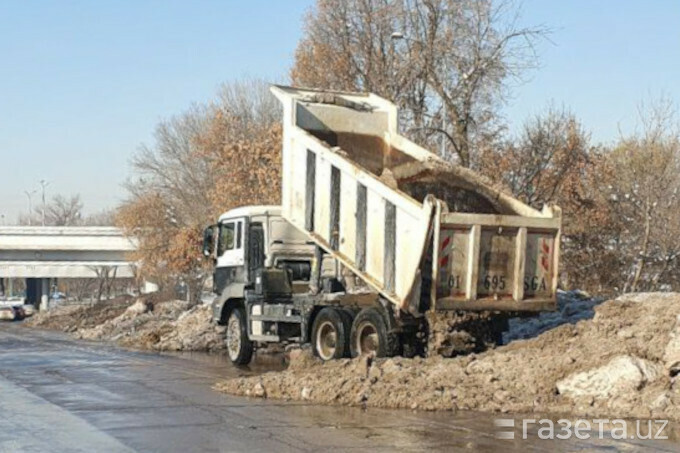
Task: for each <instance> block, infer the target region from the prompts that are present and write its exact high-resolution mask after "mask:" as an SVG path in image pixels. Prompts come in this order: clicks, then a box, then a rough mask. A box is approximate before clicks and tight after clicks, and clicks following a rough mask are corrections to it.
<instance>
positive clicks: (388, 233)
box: [272, 86, 561, 314]
mask: <svg viewBox="0 0 680 453" xmlns="http://www.w3.org/2000/svg"><path fill="white" fill-rule="evenodd" d="M272 92H273V93H274V94H275V95H276V97H277V98H278V99H279V100H280V101H281V102H282V103H283V106H284V117H283V178H282V179H283V181H282V184H283V192H282V215H283V216H284V217H285V218H286V219H287V220H288V221H290V222H291V223H293V224H294V225H295V226H297V227H298V228H299V229H300V230H302V231H305V232H306V233H307V234H308V235H309V237H310V238H311V239H312V240H314V241H315V242H316V243H317V244H318V245H319V246H321V247H322V248H323V249H325V250H326V251H327V252H328V253H329V254H331V255H332V256H333V257H335V258H337V259H338V260H339V261H340V262H341V263H342V264H343V265H344V266H346V267H347V268H349V269H350V270H351V271H352V272H353V273H354V274H356V275H357V276H358V277H360V278H361V279H362V280H363V281H364V282H365V283H366V284H367V285H369V286H371V287H372V288H373V289H375V290H376V291H377V292H379V293H380V294H381V295H382V296H383V297H385V298H386V299H388V300H389V301H391V302H392V303H394V304H395V305H396V306H397V307H399V308H401V309H403V310H406V311H409V312H411V313H413V314H416V313H422V312H424V311H425V310H427V309H430V308H434V309H467V310H487V309H493V310H512V311H538V310H549V309H552V308H554V306H555V294H556V288H557V270H558V261H559V243H560V231H561V219H560V210H559V208H557V207H556V206H552V207H544V208H543V210H542V211H537V210H535V209H533V208H531V207H529V206H527V205H525V204H523V203H521V202H520V201H518V200H516V199H514V198H512V197H510V196H508V195H507V194H505V193H503V192H501V191H499V190H497V189H495V188H494V187H492V186H491V185H490V184H489V183H487V182H486V181H484V180H483V179H482V178H481V177H480V176H479V175H477V174H475V173H474V172H472V171H470V170H468V169H466V168H462V167H459V166H457V165H454V164H450V163H447V162H445V161H444V160H442V159H441V158H439V157H438V156H437V155H435V154H433V153H431V152H429V151H427V150H425V149H424V148H422V147H420V146H418V145H416V144H415V143H413V142H411V141H409V140H408V139H406V138H405V137H403V136H401V135H399V133H398V129H397V118H398V112H397V108H396V106H395V105H394V104H392V103H391V102H389V101H387V100H385V99H383V98H380V97H378V96H376V95H373V94H356V93H341V92H327V91H324V92H319V91H313V90H304V89H297V88H290V87H282V86H275V87H273V88H272Z"/></svg>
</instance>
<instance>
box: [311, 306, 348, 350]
mask: <svg viewBox="0 0 680 453" xmlns="http://www.w3.org/2000/svg"><path fill="white" fill-rule="evenodd" d="M351 328H352V318H351V317H350V315H349V313H347V312H345V311H343V310H338V309H337V308H333V307H326V308H323V309H322V310H321V311H320V312H319V314H318V315H316V318H315V319H314V325H313V326H312V341H313V344H314V355H316V356H317V357H319V358H320V359H321V360H332V359H341V358H343V357H347V356H348V355H349V332H350V329H351Z"/></svg>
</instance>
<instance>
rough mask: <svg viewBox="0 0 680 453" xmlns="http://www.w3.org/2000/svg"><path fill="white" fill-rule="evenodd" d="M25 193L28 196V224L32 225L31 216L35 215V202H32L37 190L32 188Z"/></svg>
mask: <svg viewBox="0 0 680 453" xmlns="http://www.w3.org/2000/svg"><path fill="white" fill-rule="evenodd" d="M24 193H25V194H26V196H27V197H28V226H31V223H33V221H32V220H31V217H32V216H33V203H31V197H32V196H33V194H34V193H35V190H32V191H30V192H29V191H28V190H24Z"/></svg>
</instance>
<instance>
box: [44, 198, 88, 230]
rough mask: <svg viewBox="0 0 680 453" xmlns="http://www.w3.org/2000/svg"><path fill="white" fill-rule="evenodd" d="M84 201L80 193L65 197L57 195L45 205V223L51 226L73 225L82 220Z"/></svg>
mask: <svg viewBox="0 0 680 453" xmlns="http://www.w3.org/2000/svg"><path fill="white" fill-rule="evenodd" d="M82 210H83V202H82V201H81V200H80V195H72V196H70V197H68V198H67V197H65V196H63V195H56V196H55V197H54V198H52V201H51V202H50V203H49V204H48V205H47V206H45V224H46V225H50V226H72V225H78V224H80V223H81V221H82Z"/></svg>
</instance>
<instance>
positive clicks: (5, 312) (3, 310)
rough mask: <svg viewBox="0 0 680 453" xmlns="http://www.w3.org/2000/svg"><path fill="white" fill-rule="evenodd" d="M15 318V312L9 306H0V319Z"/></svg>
mask: <svg viewBox="0 0 680 453" xmlns="http://www.w3.org/2000/svg"><path fill="white" fill-rule="evenodd" d="M15 318H16V312H15V311H14V309H13V308H12V307H10V306H7V305H5V306H1V307H0V321H14V319H15Z"/></svg>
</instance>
